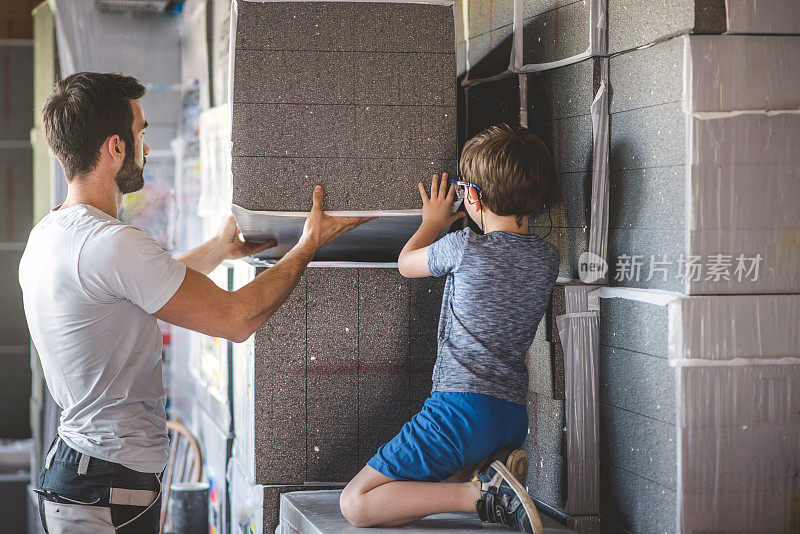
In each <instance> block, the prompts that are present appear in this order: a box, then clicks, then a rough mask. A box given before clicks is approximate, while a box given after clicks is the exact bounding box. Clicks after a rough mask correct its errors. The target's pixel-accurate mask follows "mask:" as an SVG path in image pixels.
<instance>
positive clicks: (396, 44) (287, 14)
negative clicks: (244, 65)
mask: <svg viewBox="0 0 800 534" xmlns="http://www.w3.org/2000/svg"><path fill="white" fill-rule="evenodd" d="M276 21H280V24H276ZM454 28H455V27H454V24H453V9H452V8H451V7H449V6H436V5H424V4H399V3H398V4H393V3H388V2H386V3H381V2H375V3H372V4H370V5H369V9H365V6H364V4H363V3H358V2H240V3H239V20H238V26H237V32H236V48H237V49H250V50H332V51H356V52H431V53H452V51H453V43H454V41H455V39H454V34H453V32H454ZM267 30H268V31H267ZM420 35H426V36H432V35H436V36H437V38H436V39H430V40H427V39H420V38H419V36H420Z"/></svg>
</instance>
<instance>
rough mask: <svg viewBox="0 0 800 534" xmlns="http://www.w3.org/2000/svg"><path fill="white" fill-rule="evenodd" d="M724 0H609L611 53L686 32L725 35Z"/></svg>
mask: <svg viewBox="0 0 800 534" xmlns="http://www.w3.org/2000/svg"><path fill="white" fill-rule="evenodd" d="M726 28H727V23H726V19H725V0H671V1H669V2H655V3H654V2H646V1H644V0H609V2H608V52H609V53H610V54H613V53H615V52H620V51H622V50H628V49H631V48H635V47H637V46H642V45H645V44H648V43H652V42H654V41H657V40H659V39H663V38H665V37H669V36H674V35H681V34H687V33H711V34H718V33H723V32H725V30H726Z"/></svg>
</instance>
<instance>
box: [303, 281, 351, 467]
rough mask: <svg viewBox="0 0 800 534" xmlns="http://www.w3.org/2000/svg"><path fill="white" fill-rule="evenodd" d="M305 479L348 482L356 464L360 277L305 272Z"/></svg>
mask: <svg viewBox="0 0 800 534" xmlns="http://www.w3.org/2000/svg"><path fill="white" fill-rule="evenodd" d="M306 276H307V278H308V293H307V312H306V313H307V317H306V324H307V328H308V350H307V368H308V386H307V387H308V390H307V397H308V400H307V402H308V408H307V409H308V422H307V425H308V442H307V462H308V467H307V471H306V480H325V481H336V480H340V481H341V480H347V479H348V477H350V476H352V474H353V473H354V472H357V471H358V470H359V469H360V468H361V466H360V465H358V456H357V450H358V433H357V432H352V431H348V432H342V429H354V428H358V296H357V295H356V294H355V293H354V292H353V290H352V288H353V287H357V284H358V273H357V272H356V271H355V270H354V269H309V270H308V271H307V274H306Z"/></svg>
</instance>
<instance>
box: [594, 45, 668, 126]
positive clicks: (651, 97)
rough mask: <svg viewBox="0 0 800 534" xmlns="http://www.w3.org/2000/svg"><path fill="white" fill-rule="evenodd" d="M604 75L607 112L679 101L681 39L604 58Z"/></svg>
mask: <svg viewBox="0 0 800 534" xmlns="http://www.w3.org/2000/svg"><path fill="white" fill-rule="evenodd" d="M608 75H609V78H610V80H611V85H612V93H611V98H609V102H608V104H609V108H608V110H609V112H610V113H619V112H621V111H629V110H633V109H637V108H642V107H649V106H655V105H657V104H666V103H669V102H679V101H680V100H681V97H682V95H683V86H682V84H683V39H679V38H676V39H670V40H669V41H666V42H663V43H659V44H657V45H655V46H651V47H650V48H645V49H643V50H635V51H633V52H628V53H626V54H620V55H618V56H614V57H612V58H611V59H609V60H608Z"/></svg>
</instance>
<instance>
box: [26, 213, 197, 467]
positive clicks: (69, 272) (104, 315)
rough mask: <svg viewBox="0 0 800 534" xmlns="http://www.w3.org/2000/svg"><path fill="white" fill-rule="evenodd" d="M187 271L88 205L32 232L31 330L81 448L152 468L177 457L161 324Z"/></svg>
mask: <svg viewBox="0 0 800 534" xmlns="http://www.w3.org/2000/svg"><path fill="white" fill-rule="evenodd" d="M185 274H186V266H185V265H184V264H182V263H180V262H179V261H177V260H175V259H173V258H172V257H171V256H170V255H169V254H168V253H167V252H165V251H164V250H163V249H162V248H161V247H159V246H158V244H157V243H156V242H155V241H154V240H153V239H152V238H150V237H149V236H148V235H147V234H145V233H144V232H142V231H141V230H138V229H136V228H134V227H133V226H130V225H128V224H125V223H123V222H121V221H119V220H118V219H116V218H114V217H111V216H110V215H108V214H106V213H104V212H102V211H100V210H98V209H97V208H94V207H93V206H89V205H85V204H81V205H77V206H71V207H68V208H66V209H57V210H54V211H52V212H50V213H49V214H48V215H47V216H46V217H45V218H44V219H42V220H41V221H40V222H39V223H38V224H37V225H36V227H35V228H34V229H33V230H32V231H31V234H30V237H29V239H28V244H27V246H26V247H25V253H24V254H23V255H22V261H21V262H20V266H19V281H20V285H21V286H22V293H23V299H24V303H25V315H26V316H27V318H28V326H29V328H30V333H31V338H32V339H33V343H34V344H35V346H36V349H37V351H38V352H39V357H40V358H41V361H42V368H43V369H44V377H45V380H46V382H47V386H48V388H49V389H50V393H51V394H52V396H53V399H54V400H55V401H56V402H57V403H58V405H59V406H60V407H61V408H62V409H63V412H62V414H61V422H60V425H59V428H58V434H59V436H61V439H63V440H64V441H65V442H66V443H67V445H69V446H70V447H72V448H73V449H75V450H77V451H79V452H82V453H85V454H88V455H89V456H93V457H95V458H100V459H102V460H107V461H111V462H115V463H119V464H122V465H124V466H125V467H128V468H130V469H133V470H136V471H141V472H145V473H158V472H160V471H162V470H163V469H164V466H165V465H166V463H167V459H168V457H169V438H168V436H167V427H166V414H165V410H164V408H165V404H166V396H165V394H164V386H163V382H162V378H161V332H160V330H159V328H158V324H157V323H156V319H155V318H154V317H153V316H152V315H151V314H152V313H155V312H156V311H158V310H159V309H160V308H161V307H163V306H164V304H166V303H167V301H168V300H169V299H170V298H172V296H173V295H174V294H175V292H176V291H177V290H178V287H179V286H180V285H181V283H182V282H183V279H184V275H185Z"/></svg>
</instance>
